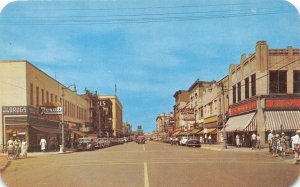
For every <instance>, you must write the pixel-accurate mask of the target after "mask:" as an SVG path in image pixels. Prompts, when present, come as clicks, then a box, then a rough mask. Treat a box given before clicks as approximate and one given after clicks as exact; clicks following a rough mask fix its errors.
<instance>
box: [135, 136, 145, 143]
mask: <svg viewBox="0 0 300 187" xmlns="http://www.w3.org/2000/svg"><path fill="white" fill-rule="evenodd" d="M145 142H146V139H145V136H143V135H140V136H138V137H137V138H136V143H138V144H145Z"/></svg>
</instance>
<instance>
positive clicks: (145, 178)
mask: <svg viewBox="0 0 300 187" xmlns="http://www.w3.org/2000/svg"><path fill="white" fill-rule="evenodd" d="M144 184H145V185H144V187H149V178H148V169H147V162H144Z"/></svg>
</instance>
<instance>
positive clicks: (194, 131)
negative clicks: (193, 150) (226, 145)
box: [189, 129, 201, 135]
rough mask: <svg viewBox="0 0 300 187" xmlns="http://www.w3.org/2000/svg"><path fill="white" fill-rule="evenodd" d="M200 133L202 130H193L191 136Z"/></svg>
mask: <svg viewBox="0 0 300 187" xmlns="http://www.w3.org/2000/svg"><path fill="white" fill-rule="evenodd" d="M199 131H201V129H193V130H192V131H191V132H190V133H189V135H195V134H197V133H198V132H199Z"/></svg>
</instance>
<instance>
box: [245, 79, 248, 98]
mask: <svg viewBox="0 0 300 187" xmlns="http://www.w3.org/2000/svg"><path fill="white" fill-rule="evenodd" d="M248 98H249V78H246V79H245V99H248Z"/></svg>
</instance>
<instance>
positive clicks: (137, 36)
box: [0, 0, 300, 131]
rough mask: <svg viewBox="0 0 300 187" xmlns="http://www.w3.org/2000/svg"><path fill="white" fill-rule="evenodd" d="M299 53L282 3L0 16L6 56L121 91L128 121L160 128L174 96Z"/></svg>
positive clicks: (137, 5) (66, 7)
mask: <svg viewBox="0 0 300 187" xmlns="http://www.w3.org/2000/svg"><path fill="white" fill-rule="evenodd" d="M259 40H265V41H267V42H268V44H269V47H270V48H286V47H287V46H293V47H297V48H300V20H299V15H298V14H297V10H296V8H295V7H293V6H292V5H291V4H290V3H288V2H286V1H283V0H251V1H244V0H243V1H232V0H231V1H228V0H226V1H225V0H224V1H222V0H211V1H201V0H199V1H195V0H193V1H192V0H191V1H188V0H181V1H179V0H177V1H176V0H172V1H171V0H159V1H153V0H151V1H150V0H143V1H140V0H115V1H106V0H103V1H20V2H13V3H10V4H8V5H7V6H6V7H5V8H4V9H3V10H2V12H1V14H0V59H2V60H15V59H26V60H28V61H30V62H31V63H32V64H34V65H35V66H37V67H38V68H40V69H41V70H43V71H44V72H46V73H47V74H49V75H50V76H52V77H55V76H56V78H57V80H58V81H60V82H62V83H63V84H65V85H70V84H72V83H74V82H75V83H76V85H77V88H78V92H79V93H82V92H83V90H84V88H87V89H89V90H91V91H96V90H97V92H98V93H100V94H103V95H112V94H114V85H115V84H116V85H117V95H118V97H119V98H120V100H121V102H122V105H123V120H124V121H127V122H129V123H130V124H132V125H133V127H134V129H136V126H137V125H142V126H143V129H144V130H145V131H152V130H154V129H155V118H156V116H157V115H158V114H160V113H163V112H171V111H172V110H173V105H174V103H175V101H174V98H173V94H174V93H175V92H176V91H177V90H180V89H188V88H189V86H190V85H191V84H192V83H193V82H194V81H195V80H196V79H198V78H199V79H200V80H205V81H211V80H220V79H221V78H223V77H224V76H225V75H227V74H228V68H229V64H234V63H239V59H240V56H241V55H242V54H243V53H246V54H249V53H253V52H254V49H255V44H256V42H257V41H259Z"/></svg>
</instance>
